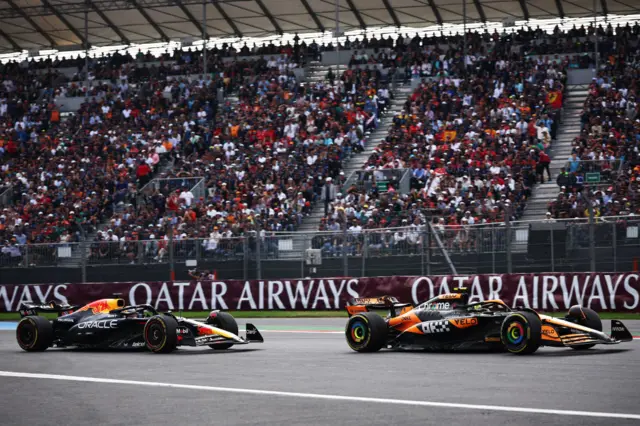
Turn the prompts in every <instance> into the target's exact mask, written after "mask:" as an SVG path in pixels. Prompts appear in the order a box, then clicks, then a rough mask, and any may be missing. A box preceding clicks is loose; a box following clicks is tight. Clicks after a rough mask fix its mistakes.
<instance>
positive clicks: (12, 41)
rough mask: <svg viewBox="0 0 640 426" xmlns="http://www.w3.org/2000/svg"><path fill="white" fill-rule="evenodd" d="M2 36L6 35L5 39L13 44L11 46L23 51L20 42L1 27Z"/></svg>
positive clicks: (0, 34) (0, 33)
mask: <svg viewBox="0 0 640 426" xmlns="http://www.w3.org/2000/svg"><path fill="white" fill-rule="evenodd" d="M0 36H2V37H4V39H5V40H7V41H8V42H9V44H11V47H13V48H14V49H16V50H17V51H21V50H22V48H21V47H20V45H19V44H18V43H16V41H15V40H14V39H12V38H11V36H9V35H8V34H7V33H5V32H4V31H2V29H0Z"/></svg>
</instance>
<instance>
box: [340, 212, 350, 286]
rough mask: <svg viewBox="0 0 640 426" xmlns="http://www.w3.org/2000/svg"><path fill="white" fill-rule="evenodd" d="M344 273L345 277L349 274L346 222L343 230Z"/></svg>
mask: <svg viewBox="0 0 640 426" xmlns="http://www.w3.org/2000/svg"><path fill="white" fill-rule="evenodd" d="M342 268H343V270H342V274H343V276H345V277H348V276H349V259H347V223H346V222H345V224H344V229H343V230H342Z"/></svg>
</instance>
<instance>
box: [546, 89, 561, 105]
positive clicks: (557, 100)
mask: <svg viewBox="0 0 640 426" xmlns="http://www.w3.org/2000/svg"><path fill="white" fill-rule="evenodd" d="M547 104H549V105H550V106H551V108H554V109H560V108H562V92H560V91H559V90H552V91H551V92H549V93H547Z"/></svg>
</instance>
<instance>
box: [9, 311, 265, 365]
mask: <svg viewBox="0 0 640 426" xmlns="http://www.w3.org/2000/svg"><path fill="white" fill-rule="evenodd" d="M40 312H52V313H57V314H58V317H57V318H56V319H54V320H48V319H46V318H44V317H41V316H38V313H40ZM20 315H21V316H22V317H23V318H22V320H21V321H20V322H19V323H18V327H17V329H16V338H17V340H18V345H20V347H21V348H22V349H24V350H25V351H28V352H34V351H44V350H46V349H47V348H50V347H54V346H55V347H67V346H75V347H82V348H96V349H128V348H144V347H146V348H148V349H149V350H150V351H151V352H155V353H169V352H171V351H173V350H174V349H176V347H178V346H205V345H207V346H210V347H211V348H213V349H228V348H230V347H231V346H233V345H244V344H247V343H262V342H263V339H262V335H261V334H260V332H259V331H258V329H257V328H256V327H255V326H253V325H252V324H247V326H246V338H242V337H240V336H239V335H238V324H237V323H236V321H235V319H234V318H233V317H232V316H231V315H230V314H228V313H226V312H219V311H212V312H211V313H210V314H209V317H208V318H207V320H206V322H204V323H202V322H199V321H194V320H191V319H187V318H182V317H178V316H174V315H173V314H171V313H164V314H161V313H159V312H158V311H157V310H156V309H154V308H153V306H151V305H135V306H125V302H124V300H123V299H101V300H97V301H95V302H92V303H89V304H88V305H85V306H82V307H79V306H71V305H66V304H65V305H60V304H57V303H55V302H52V303H50V304H48V305H34V304H23V305H22V306H21V307H20Z"/></svg>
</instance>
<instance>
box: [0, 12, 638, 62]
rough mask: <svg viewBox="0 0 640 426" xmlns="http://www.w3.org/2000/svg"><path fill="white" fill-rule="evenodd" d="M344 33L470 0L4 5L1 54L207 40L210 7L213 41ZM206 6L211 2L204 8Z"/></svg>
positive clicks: (452, 18) (541, 15)
mask: <svg viewBox="0 0 640 426" xmlns="http://www.w3.org/2000/svg"><path fill="white" fill-rule="evenodd" d="M336 1H338V2H339V9H340V19H339V20H340V30H342V31H349V30H353V29H364V28H365V27H366V28H372V27H389V26H395V27H427V26H432V25H442V24H443V23H445V24H446V23H460V22H462V19H463V18H462V17H463V8H464V6H463V0H204V2H203V0H3V1H1V2H0V51H1V52H15V51H21V50H24V49H29V50H31V49H36V50H37V49H48V48H55V49H60V48H62V47H68V48H72V47H75V48H76V49H77V50H78V49H81V48H82V46H84V42H85V40H84V39H85V37H84V34H85V19H84V17H85V13H86V12H88V13H87V16H88V34H89V37H88V39H89V40H88V42H89V44H90V45H91V46H108V45H122V44H144V43H153V42H159V41H165V42H166V41H171V40H174V41H178V40H184V39H185V38H188V37H193V38H194V39H201V35H202V19H203V8H205V7H206V17H207V19H206V33H207V35H208V37H210V38H214V37H215V38H219V37H265V36H269V35H274V34H281V33H295V32H298V33H308V32H324V31H333V30H334V28H335V17H336ZM203 3H204V4H205V5H206V6H204V5H203ZM593 4H594V2H593V0H466V14H467V22H469V23H474V22H501V21H502V20H503V19H505V18H511V19H515V20H529V19H548V18H558V17H560V18H565V17H567V18H569V17H585V16H592V15H593V13H594V12H593ZM597 8H598V14H616V15H627V14H637V13H640V1H638V0H597Z"/></svg>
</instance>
